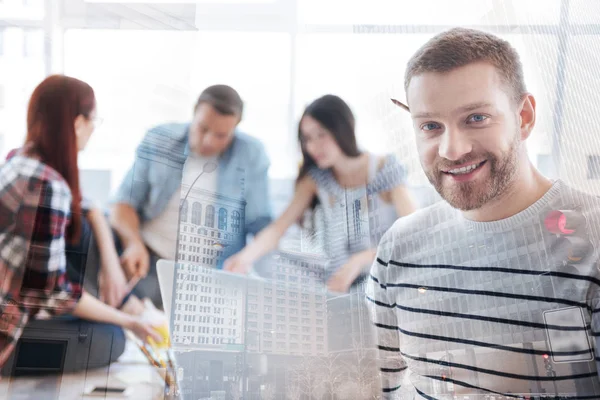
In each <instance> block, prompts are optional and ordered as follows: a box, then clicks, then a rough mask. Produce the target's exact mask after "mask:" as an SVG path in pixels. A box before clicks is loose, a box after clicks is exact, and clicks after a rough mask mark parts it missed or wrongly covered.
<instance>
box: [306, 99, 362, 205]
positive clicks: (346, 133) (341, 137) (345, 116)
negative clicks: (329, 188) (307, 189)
mask: <svg viewBox="0 0 600 400" xmlns="http://www.w3.org/2000/svg"><path fill="white" fill-rule="evenodd" d="M306 116H310V117H311V118H313V119H314V120H316V121H317V122H318V123H319V124H321V126H323V128H325V129H327V130H328V131H329V132H330V133H331V135H332V136H333V139H334V140H335V142H336V143H337V145H338V146H339V147H340V149H341V150H342V152H343V153H344V154H345V155H346V156H348V157H358V156H359V155H360V154H361V151H360V150H359V149H358V145H357V144H356V134H355V132H354V127H355V120H354V114H352V110H351V109H350V107H349V106H348V104H346V102H345V101H344V100H342V99H341V98H340V97H338V96H335V95H332V94H327V95H325V96H322V97H319V98H318V99H316V100H315V101H313V102H312V103H310V104H309V105H308V107H306V109H305V110H304V114H302V118H301V119H300V121H301V122H302V119H304V117H306ZM298 140H299V141H300V146H301V148H302V158H303V162H302V165H301V166H300V171H299V172H298V178H296V184H298V182H300V180H301V179H302V178H304V177H305V176H306V175H307V174H308V171H309V170H310V169H311V168H314V167H317V163H316V162H315V160H314V159H313V158H312V157H311V156H310V155H309V154H308V152H307V151H306V148H305V147H304V145H303V140H302V130H301V129H300V124H298ZM318 204H319V200H318V198H317V196H315V197H314V198H313V200H312V202H311V205H310V210H314V209H315V207H316V206H317V205H318Z"/></svg>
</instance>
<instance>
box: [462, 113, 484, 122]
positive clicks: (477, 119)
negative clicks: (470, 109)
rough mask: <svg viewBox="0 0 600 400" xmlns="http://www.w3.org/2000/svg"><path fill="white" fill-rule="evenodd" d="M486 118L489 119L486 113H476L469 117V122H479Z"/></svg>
mask: <svg viewBox="0 0 600 400" xmlns="http://www.w3.org/2000/svg"><path fill="white" fill-rule="evenodd" d="M486 119H488V117H487V116H486V115H482V114H474V115H471V116H470V117H469V119H468V120H467V122H475V123H477V122H483V121H485V120H486Z"/></svg>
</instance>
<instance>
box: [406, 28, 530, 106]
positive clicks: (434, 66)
mask: <svg viewBox="0 0 600 400" xmlns="http://www.w3.org/2000/svg"><path fill="white" fill-rule="evenodd" d="M475 62H488V63H490V64H492V65H493V66H494V67H496V69H497V70H498V72H499V73H500V76H501V77H502V79H503V80H504V83H505V84H506V85H507V89H508V90H509V92H508V95H509V96H510V97H511V99H512V100H513V101H514V102H515V103H518V102H519V101H520V100H521V99H522V98H523V96H524V95H525V93H526V92H527V89H526V88H525V80H524V78H523V66H522V65H521V61H520V58H519V54H518V53H517V51H516V50H515V49H514V48H513V47H512V46H511V45H510V43H508V42H507V41H506V40H503V39H500V38H499V37H497V36H495V35H492V34H490V33H487V32H483V31H479V30H475V29H466V28H453V29H450V30H447V31H444V32H442V33H440V34H438V35H436V36H434V37H433V38H431V39H430V40H429V41H428V42H427V43H425V44H424V45H423V46H422V47H421V48H420V49H419V50H417V52H416V53H415V54H414V55H413V56H412V58H411V59H410V61H409V62H408V65H407V67H406V73H405V75H404V90H405V92H406V93H407V94H408V86H409V85H410V81H411V79H412V78H413V77H414V76H417V75H420V74H423V73H426V72H441V73H443V72H449V71H451V70H453V69H455V68H459V67H463V66H465V65H468V64H471V63H475Z"/></svg>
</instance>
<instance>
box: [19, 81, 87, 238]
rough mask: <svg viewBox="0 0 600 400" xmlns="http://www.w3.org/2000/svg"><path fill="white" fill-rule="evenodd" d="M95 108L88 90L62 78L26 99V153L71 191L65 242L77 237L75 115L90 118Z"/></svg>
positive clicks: (78, 199)
mask: <svg viewBox="0 0 600 400" xmlns="http://www.w3.org/2000/svg"><path fill="white" fill-rule="evenodd" d="M95 107H96V98H95V95H94V90H93V89H92V87H91V86H90V85H88V84H87V83H85V82H82V81H80V80H78V79H75V78H70V77H67V76H64V75H52V76H49V77H48V78H46V79H45V80H44V81H43V82H42V83H40V84H39V85H38V87H36V88H35V90H34V91H33V94H32V95H31V99H30V100H29V109H28V111H27V138H26V139H25V145H26V147H27V149H28V151H31V152H32V153H33V154H35V155H37V156H39V157H40V160H41V161H42V162H43V163H45V164H47V165H49V166H50V167H52V168H54V169H55V170H56V171H57V172H58V173H59V174H61V175H62V177H63V178H64V179H65V181H66V182H67V184H68V185H69V188H70V189H71V195H72V197H73V201H72V203H71V222H70V224H69V226H68V227H67V240H68V241H69V242H76V241H77V240H78V239H79V237H80V234H81V192H80V189H79V169H78V167H77V152H78V149H77V138H76V135H75V119H76V118H77V117H78V116H79V115H82V116H84V117H85V118H90V115H91V113H92V112H93V111H94V109H95Z"/></svg>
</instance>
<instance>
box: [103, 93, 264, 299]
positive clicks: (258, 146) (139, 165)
mask: <svg viewBox="0 0 600 400" xmlns="http://www.w3.org/2000/svg"><path fill="white" fill-rule="evenodd" d="M194 111H195V112H194V118H193V120H192V122H191V123H187V124H165V125H160V126H157V127H154V128H152V129H150V130H149V131H148V132H147V134H146V136H145V137H144V139H143V140H142V142H141V144H140V145H139V146H138V148H137V150H136V156H135V161H134V163H133V166H132V167H131V169H130V170H129V172H128V173H127V175H126V176H125V178H124V180H123V182H122V183H121V186H120V187H119V189H118V191H117V193H116V196H115V197H114V198H113V200H112V210H111V224H112V226H113V228H114V229H115V231H116V233H117V236H118V239H119V242H120V247H122V251H123V252H122V256H121V262H122V264H123V267H124V268H125V271H126V273H127V275H128V277H129V278H130V279H133V278H135V277H140V278H145V279H142V281H141V282H140V284H138V285H137V287H136V289H135V290H134V293H136V294H137V295H138V296H140V297H150V298H152V300H153V301H154V302H155V303H156V304H159V305H160V303H161V301H160V295H159V293H160V291H159V288H158V279H157V277H156V265H155V264H156V261H157V260H158V258H166V259H171V260H173V259H175V257H176V256H177V254H176V243H177V234H178V232H177V229H178V218H179V207H180V204H181V205H182V207H183V208H182V213H181V214H182V219H185V220H186V221H187V222H189V221H190V218H189V214H193V217H192V220H193V221H194V223H195V224H197V226H198V227H199V228H198V229H201V230H204V228H202V227H204V226H206V227H208V228H217V225H218V228H219V232H218V236H217V235H215V239H216V240H215V241H211V242H212V246H211V245H208V246H206V243H204V242H207V240H206V239H205V240H203V241H202V240H201V239H199V238H194V239H191V240H193V241H194V242H193V243H194V244H196V243H197V244H204V245H205V246H193V247H192V246H190V245H188V246H187V250H189V249H190V247H192V249H193V250H194V253H192V254H190V253H188V254H187V256H183V257H187V258H186V260H184V261H192V262H196V263H197V264H199V265H206V266H214V267H217V268H221V267H222V261H223V260H224V259H225V258H226V257H227V255H229V254H234V253H236V252H237V251H239V250H241V248H242V247H243V246H244V245H245V244H246V235H247V234H252V235H256V234H257V233H258V232H259V231H260V230H261V229H262V228H264V227H265V226H267V225H268V224H269V223H270V222H271V218H272V217H271V207H270V202H269V193H268V175H267V172H268V169H269V166H270V162H269V159H268V157H267V155H266V153H265V150H264V147H263V145H262V143H260V141H258V140H257V139H254V138H252V137H250V136H248V135H246V134H243V133H241V132H239V131H238V130H237V126H238V124H239V122H240V121H241V118H242V111H243V102H242V100H241V98H240V96H239V94H238V93H237V92H236V91H235V90H234V89H232V88H231V87H229V86H225V85H215V86H211V87H209V88H207V89H205V90H204V91H203V92H202V94H201V95H200V97H199V99H198V102H197V104H196V107H195V110H194ZM207 166H208V168H207ZM210 166H213V168H210ZM215 167H216V170H214V169H215ZM203 170H204V173H203V172H202V171H203ZM196 178H197V179H196ZM190 186H191V188H192V189H193V190H192V191H191V192H190V195H189V196H188V198H187V201H186V202H184V203H181V200H182V199H183V198H184V197H185V196H186V194H187V193H188V189H190ZM197 190H199V191H201V192H202V193H204V196H212V198H214V199H216V200H215V201H216V203H215V205H214V206H212V205H207V204H203V205H202V204H200V201H198V202H196V203H198V204H194V207H199V208H200V209H199V210H197V209H196V208H194V209H193V210H192V207H191V205H192V204H193V203H195V201H194V199H193V196H194V193H200V192H198V191H197ZM223 199H225V200H223ZM223 201H225V202H229V203H228V204H233V203H232V202H234V203H235V202H237V203H236V204H238V207H239V209H238V210H236V211H234V212H230V213H229V214H230V215H229V221H230V223H229V226H228V225H227V211H225V213H224V215H222V212H223V210H224V208H223V207H224V206H222V205H221V206H219V203H221V204H223ZM186 203H187V204H186ZM188 204H190V207H188ZM215 206H216V207H215ZM188 208H189V210H188ZM215 210H216V212H215ZM188 211H189V212H188ZM215 217H217V219H218V224H215V222H214V220H215ZM223 217H224V218H223ZM182 224H183V221H182ZM194 229H196V226H194ZM182 232H184V231H183V230H182ZM230 232H233V233H230ZM215 233H216V232H215ZM212 234H213V232H211V235H212ZM221 234H222V235H223V237H227V238H232V237H234V236H235V238H236V239H235V240H234V241H233V242H231V241H230V242H229V244H228V245H227V246H226V247H225V248H224V249H223V248H222V247H219V240H218V239H220V238H221ZM184 235H185V233H184ZM201 242H202V243H201ZM215 244H216V246H215ZM207 247H208V248H207ZM214 249H217V250H216V251H215V250H214ZM219 250H222V251H219ZM196 252H197V253H196ZM215 252H216V253H217V255H219V256H220V257H218V259H215V258H214V257H212V258H211V257H203V256H204V255H206V254H211V255H214V254H215ZM223 253H225V254H223ZM196 254H197V255H196ZM178 258H179V259H180V260H182V256H181V255H180V256H179V257H178Z"/></svg>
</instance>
